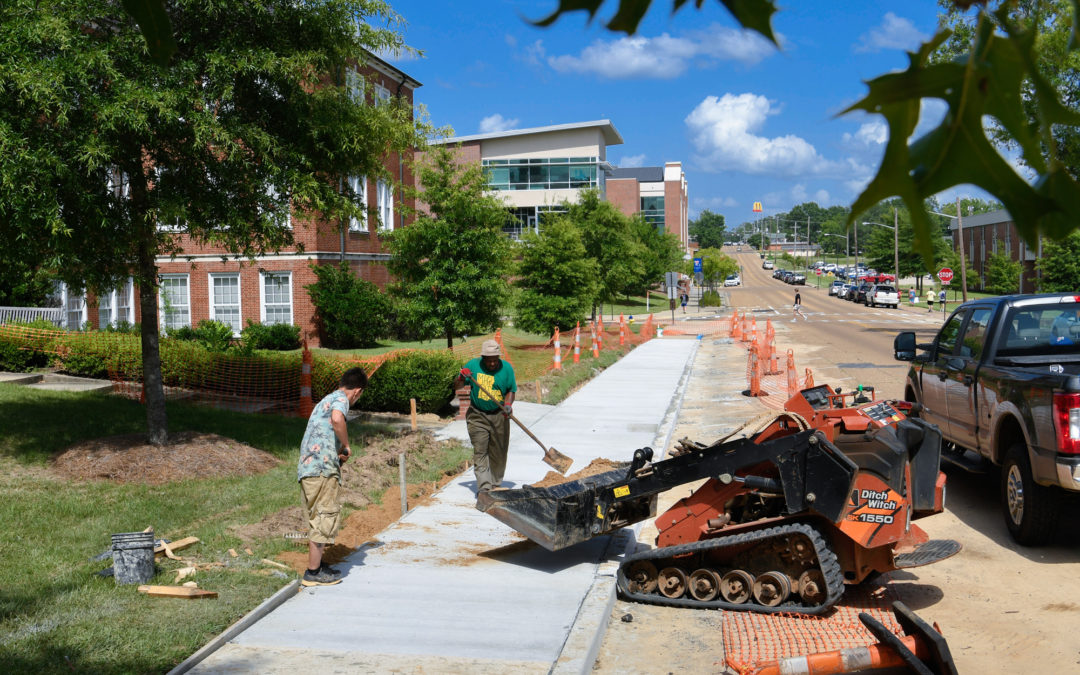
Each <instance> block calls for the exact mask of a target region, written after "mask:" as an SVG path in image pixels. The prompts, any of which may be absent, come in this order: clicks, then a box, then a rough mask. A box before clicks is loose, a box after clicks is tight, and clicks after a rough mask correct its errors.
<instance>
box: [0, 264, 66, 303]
mask: <svg viewBox="0 0 1080 675" xmlns="http://www.w3.org/2000/svg"><path fill="white" fill-rule="evenodd" d="M52 286H53V283H52V277H51V275H49V274H48V272H47V271H46V270H44V269H42V268H40V267H35V266H34V264H33V263H32V262H31V261H29V260H26V259H23V260H9V261H8V264H6V265H3V266H0V306H3V307H47V306H48V303H49V296H50V293H51V292H52Z"/></svg>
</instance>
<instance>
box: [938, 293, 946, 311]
mask: <svg viewBox="0 0 1080 675" xmlns="http://www.w3.org/2000/svg"><path fill="white" fill-rule="evenodd" d="M938 299H939V300H940V301H941V311H943V312H944V311H945V289H944V288H943V289H941V293H940V294H938Z"/></svg>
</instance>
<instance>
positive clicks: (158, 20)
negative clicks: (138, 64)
mask: <svg viewBox="0 0 1080 675" xmlns="http://www.w3.org/2000/svg"><path fill="white" fill-rule="evenodd" d="M122 4H123V5H124V9H125V10H127V12H128V14H130V15H131V16H132V18H134V19H135V22H136V23H138V24H139V29H140V30H141V31H142V34H143V38H144V39H145V40H146V46H147V48H148V49H149V50H150V58H152V59H153V60H154V61H155V62H156V63H158V64H159V65H162V66H164V65H166V64H168V63H169V59H170V58H171V57H172V55H173V54H174V53H175V52H176V40H175V39H173V34H172V24H171V23H170V22H169V15H168V14H167V13H166V12H165V3H164V2H163V0H122Z"/></svg>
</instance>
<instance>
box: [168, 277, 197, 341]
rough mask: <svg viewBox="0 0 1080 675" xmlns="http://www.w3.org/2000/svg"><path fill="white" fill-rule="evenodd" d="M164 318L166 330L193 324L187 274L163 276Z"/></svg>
mask: <svg viewBox="0 0 1080 675" xmlns="http://www.w3.org/2000/svg"><path fill="white" fill-rule="evenodd" d="M161 304H162V319H163V323H164V326H165V329H166V330H169V329H173V328H180V327H182V326H190V325H191V304H190V301H189V299H188V278H187V275H186V274H184V275H177V276H169V277H162V279H161Z"/></svg>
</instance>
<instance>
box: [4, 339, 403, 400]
mask: <svg viewBox="0 0 1080 675" xmlns="http://www.w3.org/2000/svg"><path fill="white" fill-rule="evenodd" d="M0 341H2V342H3V343H6V344H7V345H13V346H14V347H15V348H16V349H17V350H19V351H21V352H25V354H26V355H27V356H26V359H27V363H26V365H27V366H28V367H44V366H52V367H55V368H57V369H58V370H59V371H60V372H62V373H69V374H72V375H77V376H83V377H92V378H98V379H109V380H110V381H111V382H112V385H113V391H114V392H115V393H117V394H120V395H121V396H126V397H129V398H132V399H135V400H139V401H142V400H144V398H143V383H142V379H143V372H142V370H143V368H142V340H141V337H140V336H139V335H134V334H130V333H110V332H98V331H88V332H82V331H74V332H72V331H65V330H59V329H57V330H47V329H37V328H28V327H24V326H16V325H11V324H3V325H0ZM404 351H407V350H395V351H393V352H387V353H385V354H379V355H377V356H373V357H370V358H366V357H365V358H338V357H327V356H320V355H316V356H314V358H313V360H312V361H313V368H312V371H311V380H310V387H311V393H310V396H311V397H312V399H313V400H314V401H318V400H320V399H321V398H322V397H323V396H325V395H326V394H328V393H329V392H330V391H332V390H333V389H335V388H336V387H337V386H338V381H339V380H340V378H341V373H343V372H345V370H347V369H349V368H352V367H354V366H361V367H363V368H364V370H365V372H367V374H368V375H369V376H370V375H371V374H373V373H374V372H375V370H377V369H378V367H379V366H381V365H382V364H383V363H384V362H386V361H387V360H388V359H391V358H393V357H394V356H395V355H397V354H400V353H402V352H404ZM159 353H160V357H161V376H162V384H163V387H164V391H165V397H166V399H168V400H185V401H191V402H196V403H206V404H210V405H213V406H215V407H220V408H226V409H230V410H239V411H243V412H262V413H277V414H299V413H300V412H301V410H302V408H303V406H302V403H303V402H302V396H301V385H302V382H301V380H302V375H301V368H302V362H303V353H302V352H288V353H284V352H283V353H260V354H242V353H236V352H213V351H208V350H206V349H204V348H202V347H201V346H200V345H199V344H198V343H196V342H192V341H186V340H170V339H161V340H160V342H159ZM309 405H310V404H309ZM307 409H308V410H310V407H308V408H307Z"/></svg>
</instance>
